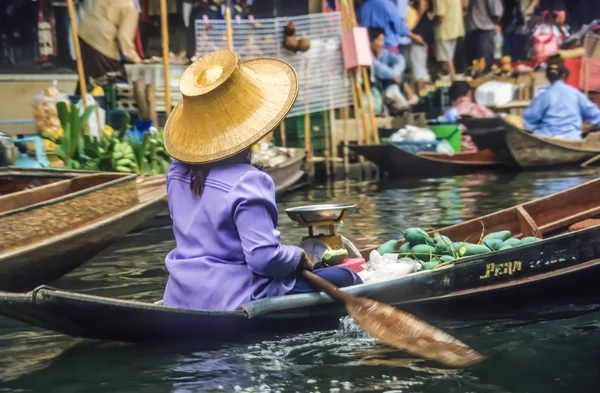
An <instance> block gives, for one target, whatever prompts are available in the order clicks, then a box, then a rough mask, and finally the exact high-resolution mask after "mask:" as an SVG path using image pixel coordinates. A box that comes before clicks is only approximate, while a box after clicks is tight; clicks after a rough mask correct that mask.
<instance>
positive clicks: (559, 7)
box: [528, 0, 567, 26]
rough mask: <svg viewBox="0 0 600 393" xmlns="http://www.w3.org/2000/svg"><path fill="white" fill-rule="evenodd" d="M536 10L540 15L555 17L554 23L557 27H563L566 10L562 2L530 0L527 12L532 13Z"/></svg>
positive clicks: (557, 0)
mask: <svg viewBox="0 0 600 393" xmlns="http://www.w3.org/2000/svg"><path fill="white" fill-rule="evenodd" d="M536 7H539V8H538V11H539V13H540V14H542V15H544V14H545V13H548V14H551V15H555V16H556V23H557V24H558V25H559V26H564V25H565V22H566V21H567V8H566V7H565V1H564V0H532V1H531V4H530V5H529V8H528V11H533V10H535V9H536Z"/></svg>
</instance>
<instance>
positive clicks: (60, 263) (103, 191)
mask: <svg viewBox="0 0 600 393" xmlns="http://www.w3.org/2000/svg"><path fill="white" fill-rule="evenodd" d="M0 185H1V189H2V194H3V195H2V196H0V227H1V228H2V241H1V242H0V289H1V290H4V291H13V292H18V291H26V290H30V289H32V288H35V287H36V286H38V285H40V284H45V283H49V282H51V281H53V280H54V279H56V278H58V277H60V276H62V275H64V274H66V273H68V272H69V271H71V270H73V269H74V268H76V267H77V266H79V265H81V264H82V263H83V262H85V261H86V260H88V259H90V258H91V257H92V256H94V255H95V254H97V253H98V252H99V251H101V250H102V249H103V248H104V247H106V245H108V244H109V243H110V242H112V241H113V240H116V239H118V238H119V237H121V236H123V235H125V234H126V233H128V232H129V231H130V230H131V229H133V228H134V227H136V226H138V225H139V224H141V223H143V222H144V221H146V220H149V219H150V218H152V217H153V216H154V215H155V214H156V213H157V212H159V211H160V210H161V209H163V208H164V201H163V199H164V198H165V195H166V189H165V180H164V177H161V178H160V179H137V176H136V175H131V174H119V173H86V172H81V171H59V170H48V171H44V170H37V169H34V170H27V169H23V170H21V169H18V168H8V169H3V170H2V171H1V172H0Z"/></svg>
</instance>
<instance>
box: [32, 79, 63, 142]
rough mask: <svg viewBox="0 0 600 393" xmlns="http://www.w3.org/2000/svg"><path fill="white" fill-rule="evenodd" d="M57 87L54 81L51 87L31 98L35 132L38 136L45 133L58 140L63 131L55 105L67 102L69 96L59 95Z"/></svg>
mask: <svg viewBox="0 0 600 393" xmlns="http://www.w3.org/2000/svg"><path fill="white" fill-rule="evenodd" d="M57 86H58V82H57V81H54V82H53V83H52V86H50V87H47V88H46V89H44V90H42V91H40V92H39V93H38V94H36V95H35V96H33V120H34V121H35V127H36V129H37V132H38V134H41V133H42V132H47V133H49V134H50V135H52V136H53V137H54V138H59V137H60V136H61V135H62V131H63V130H62V127H61V125H60V120H59V118H58V112H57V110H56V104H57V103H58V102H61V101H64V102H69V96H68V95H67V94H65V93H61V92H60V91H59V90H58V87H57Z"/></svg>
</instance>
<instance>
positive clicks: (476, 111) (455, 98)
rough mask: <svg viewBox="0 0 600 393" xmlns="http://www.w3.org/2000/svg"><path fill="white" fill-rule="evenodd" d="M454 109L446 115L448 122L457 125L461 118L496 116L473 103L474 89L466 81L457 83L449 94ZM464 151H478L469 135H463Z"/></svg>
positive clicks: (454, 83) (451, 87)
mask: <svg viewBox="0 0 600 393" xmlns="http://www.w3.org/2000/svg"><path fill="white" fill-rule="evenodd" d="M448 94H449V96H450V101H452V108H450V109H448V110H447V111H446V113H444V117H445V119H446V121H449V122H451V123H456V122H458V120H459V119H460V118H461V117H465V116H468V117H474V118H491V117H494V116H495V114H494V112H492V111H491V110H489V109H488V108H486V107H484V106H481V105H479V104H477V103H476V102H474V101H473V89H471V86H470V85H469V84H468V83H467V82H465V81H455V82H453V83H452V85H451V86H450V91H449V92H448ZM461 147H462V150H476V149H477V148H476V147H475V144H474V143H473V141H472V140H471V137H470V136H468V135H463V137H462V140H461Z"/></svg>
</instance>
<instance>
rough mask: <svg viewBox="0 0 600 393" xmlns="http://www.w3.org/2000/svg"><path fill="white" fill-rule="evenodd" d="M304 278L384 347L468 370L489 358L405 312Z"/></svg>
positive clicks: (306, 273)
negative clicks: (340, 305) (336, 303)
mask: <svg viewBox="0 0 600 393" xmlns="http://www.w3.org/2000/svg"><path fill="white" fill-rule="evenodd" d="M302 275H303V276H304V278H305V279H306V280H307V281H308V282H309V283H311V284H312V285H314V286H315V287H318V288H320V289H321V290H323V292H325V293H326V294H328V295H329V296H331V297H332V298H333V299H335V300H338V301H339V302H341V303H345V304H346V310H347V311H348V314H349V315H350V316H351V317H352V318H353V319H354V320H355V321H356V323H358V324H359V325H360V326H361V327H362V328H363V329H364V330H365V331H366V332H367V333H369V334H370V335H371V336H373V337H374V338H376V339H378V340H380V341H381V342H383V343H384V344H387V345H389V346H392V347H394V348H398V349H401V350H403V351H406V352H408V353H410V354H413V355H416V356H419V357H422V358H424V359H428V360H433V361H436V362H439V363H442V364H444V365H447V366H451V367H467V366H471V365H474V364H476V363H479V362H481V361H482V360H484V359H485V358H484V357H483V355H481V354H479V353H478V352H477V351H475V350H474V349H471V348H469V347H468V346H467V345H465V344H464V343H462V342H460V341H459V340H457V339H456V338H454V337H452V336H450V335H449V334H447V333H445V332H443V331H441V330H440V329H438V328H436V327H434V326H431V325H429V324H428V323H426V322H424V321H422V320H420V319H418V318H417V317H415V316H413V315H411V314H409V313H407V312H405V311H402V310H398V309H397V308H394V307H392V306H389V305H387V304H383V303H380V302H376V301H374V300H371V299H365V298H359V297H356V296H353V295H351V294H349V293H347V292H343V291H341V290H340V289H339V288H337V287H336V286H335V285H333V284H331V283H330V282H328V281H326V280H324V279H322V278H320V277H318V276H317V275H315V274H314V273H312V272H309V271H307V270H303V271H302Z"/></svg>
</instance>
